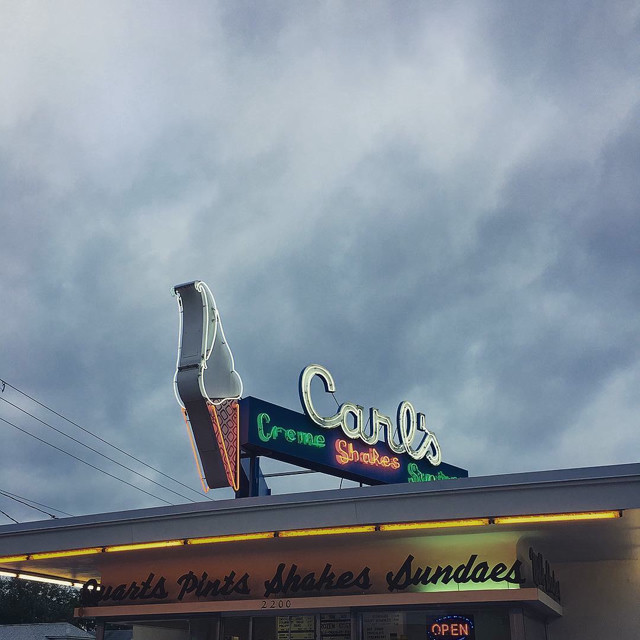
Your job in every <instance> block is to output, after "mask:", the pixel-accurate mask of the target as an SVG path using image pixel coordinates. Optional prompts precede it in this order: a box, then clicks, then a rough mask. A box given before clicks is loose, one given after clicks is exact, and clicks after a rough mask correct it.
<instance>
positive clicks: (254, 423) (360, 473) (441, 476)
mask: <svg viewBox="0 0 640 640" xmlns="http://www.w3.org/2000/svg"><path fill="white" fill-rule="evenodd" d="M240 444H241V446H242V448H243V449H244V450H246V451H249V452H251V453H254V454H257V455H264V456H268V457H271V458H276V459H278V460H282V461H283V462H289V463H291V464H295V465H298V466H302V467H307V468H309V469H313V470H314V471H321V472H322V473H328V474H332V475H335V476H339V477H341V478H347V479H349V480H354V481H356V482H363V483H365V484H393V483H401V482H427V481H431V480H449V479H454V478H466V477H467V476H468V475H469V474H468V472H467V471H466V470H465V469H460V468H459V467H454V466H452V465H450V464H446V463H444V462H442V463H440V464H439V465H438V466H434V465H432V464H431V463H430V462H428V461H427V460H426V459H423V460H414V459H413V458H411V457H410V456H407V455H400V454H397V453H394V452H393V451H392V450H391V449H390V448H389V446H388V445H387V443H386V442H382V441H379V442H377V443H375V444H374V445H367V444H365V443H364V442H362V441H361V440H357V439H351V438H349V437H347V436H346V435H345V433H344V431H343V430H342V429H339V428H333V429H325V428H323V427H320V426H318V425H317V424H315V423H314V422H313V421H312V420H311V419H310V418H308V417H307V416H306V415H305V414H302V413H298V412H296V411H291V410H290V409H285V408H284V407H279V406H278V405H275V404H271V403H270V402H265V401H264V400H259V399H257V398H252V397H247V398H244V399H242V400H240Z"/></svg>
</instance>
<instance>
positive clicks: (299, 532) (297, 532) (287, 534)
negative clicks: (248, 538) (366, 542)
mask: <svg viewBox="0 0 640 640" xmlns="http://www.w3.org/2000/svg"><path fill="white" fill-rule="evenodd" d="M375 530H376V527H375V525H366V526H355V527H327V528H325V529H292V530H291V531H280V533H278V537H280V538H299V537H301V536H329V535H336V534H341V533H371V532H373V531H375Z"/></svg>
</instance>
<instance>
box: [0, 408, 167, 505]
mask: <svg viewBox="0 0 640 640" xmlns="http://www.w3.org/2000/svg"><path fill="white" fill-rule="evenodd" d="M0 420H2V422H6V423H7V424H8V425H9V426H11V427H13V428H14V429H17V430H18V431H22V433H26V434H27V435H28V436H31V437H32V438H35V439H36V440H38V441H39V442H43V443H44V444H46V445H48V446H50V447H51V448H53V449H55V450H56V451H60V452H62V453H64V454H66V455H68V456H70V457H71V458H73V459H74V460H78V461H79V462H82V464H86V465H87V466H88V467H91V468H92V469H95V470H96V471H100V473H104V474H105V475H107V476H109V477H110V478H115V479H116V480H118V481H119V482H122V483H124V484H126V485H129V486H130V487H133V488H134V489H137V490H138V491H142V493H146V494H147V495H148V496H151V497H152V498H155V499H156V500H160V502H164V503H165V504H171V505H172V504H173V503H172V502H169V501H168V500H165V499H164V498H160V497H159V496H156V495H154V494H153V493H149V491H145V490H144V489H141V488H140V487H137V486H136V485H135V484H131V482H127V481H126V480H123V479H122V478H118V476H114V475H113V474H112V473H109V472H108V471H105V470H104V469H101V468H100V467H96V466H95V465H93V464H91V463H90V462H87V461H86V460H83V459H82V458H78V456H74V455H73V454H72V453H69V452H68V451H65V450H64V449H61V448H60V447H56V445H55V444H51V443H50V442H47V441H46V440H43V439H42V438H39V437H38V436H35V435H33V433H31V432H29V431H27V430H26V429H23V428H22V427H19V426H18V425H16V424H13V422H9V421H8V420H5V419H4V418H2V417H0Z"/></svg>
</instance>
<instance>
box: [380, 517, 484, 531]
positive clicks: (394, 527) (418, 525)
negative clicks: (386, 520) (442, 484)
mask: <svg viewBox="0 0 640 640" xmlns="http://www.w3.org/2000/svg"><path fill="white" fill-rule="evenodd" d="M488 524H489V518H472V519H468V520H440V521H434V522H398V523H394V524H381V525H380V531H411V530H414V529H444V528H448V527H479V526H482V525H488Z"/></svg>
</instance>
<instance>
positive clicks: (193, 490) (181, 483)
mask: <svg viewBox="0 0 640 640" xmlns="http://www.w3.org/2000/svg"><path fill="white" fill-rule="evenodd" d="M0 383H1V384H2V391H3V392H4V388H5V385H6V386H7V387H9V388H10V389H13V390H14V391H17V392H18V393H20V394H22V395H23V396H25V397H26V398H29V400H31V401H32V402H35V403H36V404H38V405H40V406H41V407H43V408H44V409H46V410H47V411H51V413H53V414H55V415H56V416H58V417H59V418H62V419H63V420H66V421H67V422H68V423H69V424H72V425H73V426H74V427H77V428H78V429H80V430H81V431H84V432H85V433H87V434H89V435H90V436H93V437H94V438H96V439H97V440H100V442H102V443H104V444H106V445H108V446H109V447H111V448H112V449H115V450H116V451H118V452H120V453H122V454H124V455H125V456H128V457H129V458H131V459H132V460H135V461H136V462H138V463H140V464H142V465H144V466H145V467H148V468H149V469H151V470H152V471H155V472H156V473H158V474H160V475H161V476H164V477H165V478H167V479H168V480H171V481H172V482H175V483H176V484H179V485H180V486H181V487H184V488H185V489H189V491H192V492H193V493H195V494H196V495H198V496H199V497H200V498H202V497H204V498H206V499H207V500H213V498H211V497H210V496H207V495H203V494H201V493H200V492H199V491H196V490H195V489H193V488H192V487H190V486H189V485H187V484H184V482H181V481H180V480H176V479H175V478H172V477H171V476H170V475H168V474H166V473H164V472H163V471H160V469H156V468H155V467H154V466H152V465H150V464H148V463H147V462H144V461H143V460H140V459H139V458H136V457H135V456H134V455H132V454H130V453H128V452H126V451H124V450H123V449H120V447H117V446H116V445H115V444H112V443H111V442H109V441H108V440H105V439H104V438H101V437H100V436H99V435H96V434H95V433H93V432H92V431H90V430H89V429H86V428H85V427H83V426H81V425H79V424H78V423H77V422H74V421H73V420H70V419H69V418H67V417H66V416H64V415H62V414H61V413H58V412H57V411H56V410H55V409H52V408H51V407H49V406H47V405H46V404H44V403H42V402H40V401H39V400H36V399H35V398H34V397H32V396H30V395H29V394H28V393H26V392H24V391H22V390H21V389H18V387H14V386H13V385H12V384H10V383H9V382H7V381H6V380H2V379H0ZM178 495H180V494H178Z"/></svg>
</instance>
